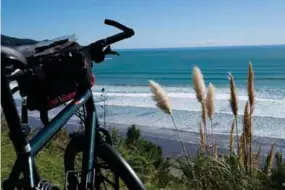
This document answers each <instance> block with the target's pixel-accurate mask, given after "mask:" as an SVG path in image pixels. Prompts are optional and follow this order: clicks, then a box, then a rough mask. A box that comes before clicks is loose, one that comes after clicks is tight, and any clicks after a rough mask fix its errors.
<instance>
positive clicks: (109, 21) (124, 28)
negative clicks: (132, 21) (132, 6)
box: [105, 19, 131, 32]
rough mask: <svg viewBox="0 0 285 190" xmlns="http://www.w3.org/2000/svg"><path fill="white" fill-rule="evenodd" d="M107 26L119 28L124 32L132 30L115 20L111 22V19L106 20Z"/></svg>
mask: <svg viewBox="0 0 285 190" xmlns="http://www.w3.org/2000/svg"><path fill="white" fill-rule="evenodd" d="M105 24H107V25H110V26H114V27H116V28H118V29H120V30H122V31H124V32H127V31H129V30H131V29H130V28H128V27H126V26H124V25H122V24H121V23H118V22H116V21H114V20H110V19H105Z"/></svg>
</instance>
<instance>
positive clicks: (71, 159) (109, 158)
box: [64, 140, 146, 190]
mask: <svg viewBox="0 0 285 190" xmlns="http://www.w3.org/2000/svg"><path fill="white" fill-rule="evenodd" d="M82 150H83V143H82V141H81V142H80V141H78V140H77V141H72V140H71V141H70V142H69V144H68V145H67V147H66V149H65V153H64V165H65V173H66V172H67V171H74V168H75V159H76V156H77V154H78V153H80V152H82ZM95 157H96V158H97V157H99V158H100V159H102V160H103V161H105V162H106V163H107V165H108V166H109V167H110V170H111V171H112V173H113V174H115V175H117V176H118V177H119V178H120V179H121V180H122V181H123V182H124V184H125V185H126V186H127V188H128V189H130V190H144V189H146V188H145V187H144V185H143V183H142V182H141V180H140V179H139V178H138V176H137V175H136V173H135V172H134V170H133V169H132V168H131V166H130V165H129V164H128V163H127V161H125V159H124V158H123V157H122V156H121V154H119V153H118V152H117V151H116V150H115V149H114V148H113V147H112V146H110V145H109V144H106V143H103V144H98V146H97V147H96V152H95ZM95 167H96V166H95ZM71 180H74V179H72V178H71ZM69 183H70V184H71V185H70V188H68V189H73V187H72V185H73V186H74V185H75V184H74V181H69ZM72 183H73V184H72ZM95 184H96V181H95Z"/></svg>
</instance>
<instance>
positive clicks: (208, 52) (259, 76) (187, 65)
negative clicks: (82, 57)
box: [94, 45, 285, 89]
mask: <svg viewBox="0 0 285 190" xmlns="http://www.w3.org/2000/svg"><path fill="white" fill-rule="evenodd" d="M119 53H120V54H121V56H119V57H112V58H111V59H107V60H106V61H105V62H104V63H103V64H99V65H95V67H94V73H95V74H96V78H97V84H104V85H147V83H148V80H149V79H153V80H155V81H157V82H159V83H161V84H163V85H167V86H188V85H192V81H191V69H192V67H193V66H194V65H197V66H199V67H200V69H201V70H202V72H203V74H204V78H205V83H206V84H208V83H209V82H212V83H213V84H214V85H215V86H217V87H225V86H228V79H227V73H228V72H231V73H232V74H233V75H234V77H235V81H236V84H237V86H238V87H242V86H244V85H245V84H246V77H247V69H248V61H249V60H250V61H251V62H252V64H253V67H254V72H255V84H256V88H264V87H270V88H283V89H284V88H285V85H284V82H285V45H284V46H254V47H250V46H248V47H220V48H218V47H215V48H180V49H153V50H148V49H144V50H121V51H119Z"/></svg>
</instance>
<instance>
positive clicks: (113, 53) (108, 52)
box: [103, 46, 120, 56]
mask: <svg viewBox="0 0 285 190" xmlns="http://www.w3.org/2000/svg"><path fill="white" fill-rule="evenodd" d="M103 52H104V54H105V55H108V54H109V55H117V56H120V54H119V53H118V52H116V51H113V50H112V49H111V46H107V47H106V49H105V50H104V51H103Z"/></svg>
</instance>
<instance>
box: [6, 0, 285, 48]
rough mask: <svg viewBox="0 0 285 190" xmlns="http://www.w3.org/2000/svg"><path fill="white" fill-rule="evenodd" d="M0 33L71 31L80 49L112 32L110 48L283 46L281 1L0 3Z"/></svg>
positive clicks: (39, 35)
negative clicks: (130, 33) (121, 28)
mask: <svg viewBox="0 0 285 190" xmlns="http://www.w3.org/2000/svg"><path fill="white" fill-rule="evenodd" d="M1 8H2V9H1V33H2V34H5V35H9V36H14V37H20V38H32V39H36V40H44V39H51V38H55V37H59V36H63V35H66V34H72V33H75V34H76V35H77V38H78V42H79V43H81V44H83V45H86V44H88V43H91V42H92V41H94V40H97V39H99V38H102V37H106V36H108V35H111V34H114V33H116V32H118V30H117V29H114V28H112V27H110V26H106V25H104V19H105V18H109V19H114V20H117V21H119V22H122V23H123V24H126V25H128V26H130V27H132V28H134V30H135V32H136V35H135V36H134V37H133V38H131V39H128V40H125V41H123V42H119V43H117V44H116V45H114V46H115V47H116V48H148V47H149V48H159V47H185V46H191V47H193V46H223V45H260V44H285V0H250V1H249V0H68V1H67V0H66V1H64V0H44V1H40V0H2V7H1Z"/></svg>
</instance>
